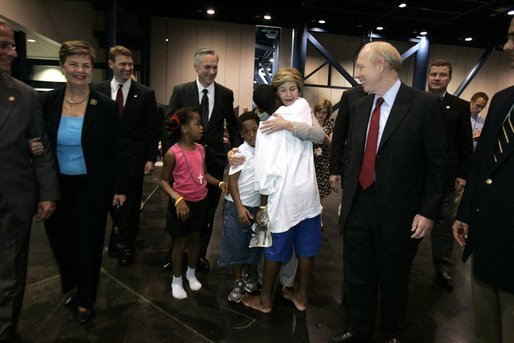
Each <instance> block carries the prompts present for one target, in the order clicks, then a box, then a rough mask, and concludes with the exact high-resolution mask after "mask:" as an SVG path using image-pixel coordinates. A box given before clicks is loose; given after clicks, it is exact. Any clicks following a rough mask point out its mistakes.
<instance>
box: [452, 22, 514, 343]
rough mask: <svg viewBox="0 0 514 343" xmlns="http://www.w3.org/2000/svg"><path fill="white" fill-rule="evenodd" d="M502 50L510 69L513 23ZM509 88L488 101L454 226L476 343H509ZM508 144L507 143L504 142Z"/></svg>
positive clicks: (512, 166) (513, 324)
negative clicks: (466, 271)
mask: <svg viewBox="0 0 514 343" xmlns="http://www.w3.org/2000/svg"><path fill="white" fill-rule="evenodd" d="M503 50H505V51H506V52H508V53H509V55H510V66H511V67H512V68H514V19H512V21H511V23H510V27H509V32H508V40H507V42H506V43H505V45H504V46H503ZM513 112H514V86H511V87H509V88H506V89H504V90H502V91H499V92H498V93H496V94H495V95H494V96H493V99H492V100H491V104H490V107H489V112H488V114H487V119H486V121H485V124H484V127H483V129H482V132H481V135H480V143H479V144H478V145H477V148H476V150H475V155H474V157H473V165H472V167H471V172H470V174H469V178H468V183H467V185H466V189H465V190H464V194H463V196H462V201H461V204H460V207H459V210H458V212H457V217H456V219H457V220H456V221H455V223H454V224H453V235H454V237H455V239H456V240H457V242H458V243H459V244H460V245H461V246H464V245H465V248H464V255H463V256H462V259H463V261H464V262H465V261H466V260H467V259H468V258H469V256H470V254H471V253H473V261H472V262H473V263H472V277H471V294H472V299H473V309H474V311H473V312H474V316H475V332H476V335H477V342H514V220H513V215H514V142H513V141H512V140H513V138H514V125H513V124H514V113H513ZM507 140H508V141H507Z"/></svg>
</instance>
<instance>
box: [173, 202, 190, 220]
mask: <svg viewBox="0 0 514 343" xmlns="http://www.w3.org/2000/svg"><path fill="white" fill-rule="evenodd" d="M175 207H176V208H177V217H178V219H180V220H187V219H188V218H189V206H187V203H186V201H185V200H184V201H180V202H179V203H178V204H177V205H175Z"/></svg>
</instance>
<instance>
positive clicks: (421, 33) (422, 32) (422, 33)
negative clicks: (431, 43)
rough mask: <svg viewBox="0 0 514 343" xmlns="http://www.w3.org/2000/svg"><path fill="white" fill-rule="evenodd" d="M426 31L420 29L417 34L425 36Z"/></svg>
mask: <svg viewBox="0 0 514 343" xmlns="http://www.w3.org/2000/svg"><path fill="white" fill-rule="evenodd" d="M427 33H428V32H427V31H421V32H420V33H419V34H420V35H422V36H426V35H427Z"/></svg>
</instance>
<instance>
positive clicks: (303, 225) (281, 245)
mask: <svg viewBox="0 0 514 343" xmlns="http://www.w3.org/2000/svg"><path fill="white" fill-rule="evenodd" d="M271 237H272V240H273V245H272V246H271V247H269V248H264V257H266V259H268V260H270V261H273V262H287V261H289V259H290V258H291V254H292V253H293V247H294V250H295V253H296V256H300V257H314V256H318V254H319V246H320V241H321V220H320V216H319V215H317V216H316V217H313V218H307V219H304V220H302V221H301V222H299V223H298V224H296V225H295V226H293V227H292V228H290V229H289V230H287V231H286V232H280V233H271Z"/></svg>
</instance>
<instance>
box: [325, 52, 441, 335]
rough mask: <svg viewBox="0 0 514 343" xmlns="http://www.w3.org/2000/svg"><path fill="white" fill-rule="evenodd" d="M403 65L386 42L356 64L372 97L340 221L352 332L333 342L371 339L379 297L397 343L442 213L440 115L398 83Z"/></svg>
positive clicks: (357, 138) (364, 103)
mask: <svg viewBox="0 0 514 343" xmlns="http://www.w3.org/2000/svg"><path fill="white" fill-rule="evenodd" d="M401 64H402V59H401V56H400V54H399V52H398V51H397V50H396V49H395V48H394V47H393V46H392V45H391V44H389V43H386V42H372V43H368V44H366V45H365V46H364V47H363V48H362V50H361V52H360V53H359V56H358V58H357V62H356V77H357V79H359V81H360V82H361V84H362V86H363V88H364V91H365V92H366V93H368V94H369V95H367V96H366V97H364V98H362V99H360V100H358V101H356V102H355V103H354V104H353V106H351V108H350V112H349V118H348V119H349V122H348V123H349V125H348V128H349V130H348V139H347V145H346V152H345V158H344V167H343V170H344V173H343V205H342V210H341V216H340V219H339V224H340V227H341V229H342V234H343V267H344V273H345V278H344V279H345V282H346V284H345V289H346V300H347V308H348V317H349V321H350V328H349V329H348V330H342V331H340V332H338V333H337V334H335V335H334V336H332V337H331V338H330V342H360V341H371V340H372V339H373V330H374V327H375V323H374V321H375V312H376V308H377V295H378V293H380V309H381V319H382V325H381V328H382V331H383V334H384V336H385V339H386V342H398V341H399V339H400V338H401V336H402V331H403V329H402V326H403V325H402V321H403V316H404V314H405V309H406V305H407V294H408V288H409V275H410V269H411V265H412V261H413V259H414V256H415V254H416V250H417V248H418V245H419V242H420V241H421V239H422V238H423V237H425V236H426V235H427V234H428V233H429V232H430V228H431V227H432V224H433V219H434V218H435V217H436V216H437V214H438V212H439V207H440V205H441V197H442V192H443V177H444V173H445V171H446V166H447V161H446V150H445V134H444V127H443V123H442V120H441V107H440V104H439V101H438V99H436V98H434V97H432V96H430V95H428V94H427V93H425V92H421V91H418V90H415V89H413V88H410V87H408V86H406V85H405V84H403V83H402V82H401V81H400V80H399V79H398V70H399V69H400V67H401Z"/></svg>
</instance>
